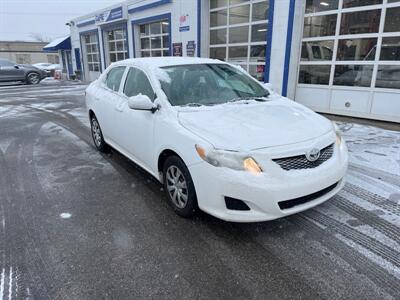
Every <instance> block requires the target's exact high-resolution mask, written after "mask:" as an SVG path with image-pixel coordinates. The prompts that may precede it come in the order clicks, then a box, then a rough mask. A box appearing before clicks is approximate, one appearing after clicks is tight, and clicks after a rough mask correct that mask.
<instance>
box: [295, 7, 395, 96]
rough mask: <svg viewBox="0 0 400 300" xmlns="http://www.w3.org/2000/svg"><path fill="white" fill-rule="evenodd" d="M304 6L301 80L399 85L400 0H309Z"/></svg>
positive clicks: (337, 84)
mask: <svg viewBox="0 0 400 300" xmlns="http://www.w3.org/2000/svg"><path fill="white" fill-rule="evenodd" d="M339 3H342V4H343V5H341V7H340V5H339ZM368 5H374V6H373V7H368ZM305 9H306V12H305V15H304V30H303V40H302V47H301V56H300V67H299V77H298V83H299V84H314V85H325V86H329V87H332V86H357V87H365V88H391V89H400V79H399V78H400V71H399V70H400V17H399V16H400V1H394V0H392V1H390V0H388V1H382V0H362V1H361V0H360V1H358V0H342V1H339V0H336V1H333V0H330V1H328V0H327V1H317V0H306V8H305ZM338 22H339V24H337V23H338Z"/></svg>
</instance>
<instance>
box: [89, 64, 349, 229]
mask: <svg viewBox="0 0 400 300" xmlns="http://www.w3.org/2000/svg"><path fill="white" fill-rule="evenodd" d="M86 104H87V109H88V115H89V118H90V123H91V131H92V136H93V140H94V144H95V146H96V147H97V149H98V150H100V151H107V150H108V148H109V147H110V146H111V147H112V148H114V149H116V150H117V151H119V152H120V153H122V154H123V155H125V156H126V157H128V158H129V159H130V160H132V161H133V162H135V163H136V164H138V165H139V166H141V167H142V168H144V169H145V170H146V171H148V172H149V173H150V174H152V175H153V176H154V177H155V178H156V179H157V180H159V181H160V182H161V183H162V184H163V185H164V190H165V193H166V196H167V199H168V202H169V203H170V204H171V206H172V208H173V209H174V210H175V211H176V213H178V214H179V215H181V216H184V217H190V216H192V215H193V214H194V213H195V212H196V210H198V209H200V210H202V211H205V212H207V213H209V214H211V215H213V216H215V217H217V218H220V219H223V220H227V221H235V222H255V221H266V220H272V219H276V218H280V217H284V216H288V215H291V214H294V213H297V212H300V211H304V210H306V209H309V208H311V207H314V206H316V205H318V204H321V203H322V202H324V201H326V200H328V199H329V198H331V197H332V196H333V195H335V194H336V193H337V192H338V191H339V190H340V189H341V188H342V187H343V185H344V176H345V173H346V170H347V161H348V154H347V148H346V145H345V142H344V141H343V139H342V137H341V135H340V132H339V130H338V128H337V127H336V125H335V124H334V123H332V122H331V121H329V120H328V119H326V118H325V117H323V116H321V115H318V114H316V113H314V112H313V111H311V110H310V109H308V108H306V107H304V106H302V105H300V104H298V103H296V102H294V101H291V100H289V99H287V98H284V97H282V96H279V95H278V94H276V93H275V92H273V91H272V90H270V89H269V88H268V87H267V86H266V85H264V84H263V83H260V82H258V81H257V80H255V79H253V78H252V77H251V76H250V75H249V74H247V73H246V72H245V71H243V70H242V69H241V68H240V67H237V66H234V65H231V64H229V63H225V62H221V61H218V60H211V59H200V58H174V57H163V58H139V59H129V60H125V61H120V62H117V63H114V64H112V65H111V66H110V67H108V68H107V70H105V72H104V73H103V74H102V75H101V76H100V78H99V79H98V80H96V81H95V82H93V83H92V84H91V85H90V86H89V87H88V88H87V91H86Z"/></svg>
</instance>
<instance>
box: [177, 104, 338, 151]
mask: <svg viewBox="0 0 400 300" xmlns="http://www.w3.org/2000/svg"><path fill="white" fill-rule="evenodd" d="M178 119H179V122H180V124H181V125H182V126H183V127H185V128H186V129H188V130H190V131H191V132H193V133H194V134H196V135H198V136H199V137H201V138H203V139H205V140H207V141H208V142H209V143H211V144H212V145H213V146H214V147H215V148H216V149H224V150H232V151H250V150H255V149H261V148H267V147H275V146H282V145H288V144H294V143H299V142H303V141H306V140H309V139H314V138H317V137H320V136H322V135H324V134H326V133H327V132H329V131H330V130H332V124H331V122H330V121H329V120H328V119H326V118H324V117H322V116H320V115H318V114H316V113H315V112H313V111H312V110H310V109H308V108H306V107H304V106H302V105H300V104H298V103H295V102H293V101H291V100H287V99H285V98H279V99H278V100H271V101H267V102H259V103H257V102H253V101H251V102H250V103H248V104H245V103H231V104H223V105H218V106H212V107H199V108H196V109H194V108H183V109H180V110H179V112H178Z"/></svg>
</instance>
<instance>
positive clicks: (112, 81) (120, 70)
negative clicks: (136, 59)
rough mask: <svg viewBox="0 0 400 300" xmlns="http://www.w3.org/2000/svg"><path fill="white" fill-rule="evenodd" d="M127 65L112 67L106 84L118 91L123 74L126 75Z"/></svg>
mask: <svg viewBox="0 0 400 300" xmlns="http://www.w3.org/2000/svg"><path fill="white" fill-rule="evenodd" d="M124 71H125V67H116V68H114V69H111V70H110V72H108V74H107V78H106V85H107V87H108V88H109V89H111V90H113V91H118V90H119V86H120V84H121V78H122V75H124Z"/></svg>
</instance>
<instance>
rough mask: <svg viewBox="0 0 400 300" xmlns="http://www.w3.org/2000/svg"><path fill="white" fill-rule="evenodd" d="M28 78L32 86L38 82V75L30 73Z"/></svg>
mask: <svg viewBox="0 0 400 300" xmlns="http://www.w3.org/2000/svg"><path fill="white" fill-rule="evenodd" d="M28 78H29V81H30V82H31V83H33V84H36V83H38V82H39V75H38V74H36V73H31V74H29V76H28Z"/></svg>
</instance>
